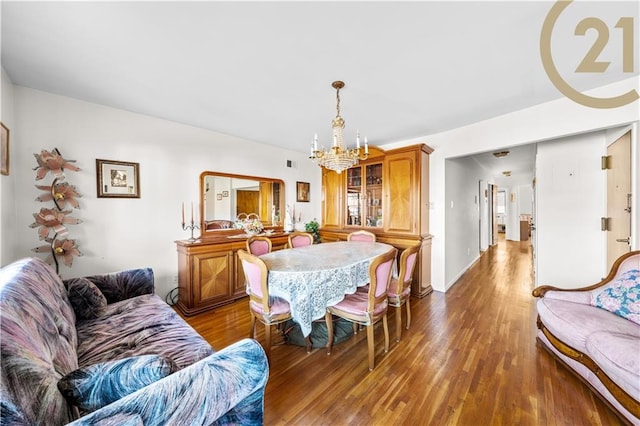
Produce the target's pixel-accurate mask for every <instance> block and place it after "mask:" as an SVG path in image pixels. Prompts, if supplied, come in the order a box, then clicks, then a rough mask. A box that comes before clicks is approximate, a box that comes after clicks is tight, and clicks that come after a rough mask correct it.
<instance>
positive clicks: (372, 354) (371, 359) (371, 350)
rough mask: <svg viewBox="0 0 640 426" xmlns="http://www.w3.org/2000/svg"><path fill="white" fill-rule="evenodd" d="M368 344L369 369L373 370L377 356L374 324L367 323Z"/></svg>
mask: <svg viewBox="0 0 640 426" xmlns="http://www.w3.org/2000/svg"><path fill="white" fill-rule="evenodd" d="M367 346H368V347H369V371H373V367H374V366H375V356H376V353H375V347H374V341H373V324H369V325H367Z"/></svg>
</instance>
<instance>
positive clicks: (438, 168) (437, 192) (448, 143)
mask: <svg viewBox="0 0 640 426" xmlns="http://www.w3.org/2000/svg"><path fill="white" fill-rule="evenodd" d="M630 87H632V88H635V89H636V90H638V91H640V79H638V78H637V77H635V78H630V79H628V80H625V81H622V82H618V83H615V84H611V85H608V86H606V87H602V88H598V89H596V90H592V91H589V92H587V93H588V94H589V95H591V96H596V97H611V96H617V95H619V94H621V93H626V92H627V91H628V90H629V88H630ZM638 117H640V102H638V101H636V102H634V103H632V104H629V105H626V106H624V107H620V108H614V109H593V108H588V107H585V106H582V105H579V104H577V103H575V102H573V101H571V100H570V99H566V98H562V99H558V100H555V101H552V102H547V103H544V104H541V105H537V106H535V107H531V108H527V109H524V110H521V111H515V112H512V113H509V114H505V115H503V116H500V117H495V118H493V119H490V120H486V121H482V122H479V123H475V124H471V125H469V126H465V127H461V128H458V129H454V130H451V131H448V132H443V133H439V134H435V135H431V136H424V137H420V138H415V139H411V140H404V141H398V142H396V143H392V144H387V145H385V146H383V147H382V148H385V149H389V148H394V147H399V146H405V145H412V144H415V143H426V144H427V145H429V146H431V147H432V148H434V152H433V153H432V154H431V155H430V175H429V177H430V198H431V202H432V206H433V208H432V209H431V210H430V219H429V220H430V231H431V234H433V240H432V243H433V245H432V250H431V254H432V257H431V259H432V265H431V270H432V275H431V282H432V286H433V288H434V290H437V291H445V290H446V283H447V282H448V280H449V279H450V278H452V277H453V276H455V275H457V274H454V275H451V276H450V275H448V274H446V266H445V264H446V261H445V253H446V252H445V246H446V245H447V243H448V238H449V237H448V235H447V234H446V233H445V217H446V213H447V210H446V195H445V194H446V188H445V161H446V159H448V158H454V157H459V156H464V155H470V154H475V153H479V152H486V151H490V150H494V149H501V148H504V147H507V146H518V145H523V144H528V143H534V142H540V141H546V140H553V139H557V138H562V137H565V136H569V135H575V134H579V133H585V132H590V131H594V130H602V129H606V128H610V127H617V126H621V125H624V124H628V123H636V122H638ZM637 146H638V139H637V134H634V135H633V137H632V149H633V153H632V155H633V158H634V164H635V167H636V169H637V165H638V164H640V154H639V153H638V151H639V150H638V148H637ZM632 173H633V174H632V176H633V187H632V191H633V192H634V194H637V193H638V189H637V188H638V187H640V176H638V175H640V174H639V173H636V171H635V170H634V171H632ZM639 198H640V197H635V200H636V201H634V208H636V210H635V211H640V210H638V208H640V201H638V199H639ZM633 232H634V235H632V237H633V241H634V242H635V246H634V248H637V247H639V245H638V241H639V240H640V238H639V236H640V232H639V230H638V226H636V227H635V228H634V231H633ZM460 249H461V250H464V249H465V248H464V247H460ZM561 267H562V259H556V261H555V263H554V269H559V268H561ZM593 278H599V277H598V276H594V277H593ZM553 281H554V282H557V280H555V279H554V280H553Z"/></svg>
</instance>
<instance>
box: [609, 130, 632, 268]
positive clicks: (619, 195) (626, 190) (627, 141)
mask: <svg viewBox="0 0 640 426" xmlns="http://www.w3.org/2000/svg"><path fill="white" fill-rule="evenodd" d="M606 163H607V164H606V167H607V224H606V228H607V231H608V232H607V270H610V269H611V266H612V265H613V263H614V262H615V260H616V259H617V258H618V257H620V256H622V255H623V254H625V253H627V252H628V251H629V250H631V244H630V240H631V131H628V132H627V133H625V134H624V135H622V136H621V137H620V138H618V139H616V141H615V142H613V143H612V144H611V145H609V146H608V147H607V157H606Z"/></svg>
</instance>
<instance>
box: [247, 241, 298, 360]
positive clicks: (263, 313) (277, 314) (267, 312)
mask: <svg viewBox="0 0 640 426" xmlns="http://www.w3.org/2000/svg"><path fill="white" fill-rule="evenodd" d="M238 257H239V258H240V261H241V262H242V269H243V271H244V275H245V277H246V279H247V289H248V292H249V310H250V311H251V333H250V334H249V336H250V337H251V338H254V339H255V335H256V319H257V320H258V321H260V322H261V323H263V324H264V334H265V340H266V343H265V346H264V351H265V353H266V354H267V358H269V356H270V354H271V326H272V325H276V324H280V323H283V322H285V321H287V320H289V319H291V306H289V302H287V301H286V300H284V299H281V298H279V297H269V287H268V285H267V277H268V275H269V270H268V269H267V265H266V264H265V263H264V261H263V260H262V259H260V258H259V257H258V256H255V255H252V254H249V253H247V252H246V251H244V250H238Z"/></svg>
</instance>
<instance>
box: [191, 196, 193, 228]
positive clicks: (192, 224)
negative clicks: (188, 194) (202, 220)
mask: <svg viewBox="0 0 640 426" xmlns="http://www.w3.org/2000/svg"><path fill="white" fill-rule="evenodd" d="M191 224H192V225H193V201H192V202H191Z"/></svg>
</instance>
